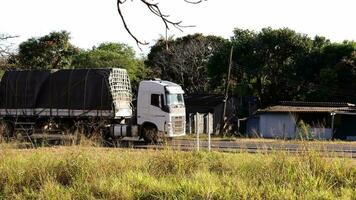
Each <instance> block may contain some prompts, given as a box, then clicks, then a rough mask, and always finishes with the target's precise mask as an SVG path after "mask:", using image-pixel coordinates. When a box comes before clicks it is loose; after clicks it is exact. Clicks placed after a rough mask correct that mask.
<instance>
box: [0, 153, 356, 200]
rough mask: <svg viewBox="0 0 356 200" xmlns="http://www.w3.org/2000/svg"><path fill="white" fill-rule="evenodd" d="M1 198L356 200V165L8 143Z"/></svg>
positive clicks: (303, 157) (305, 158) (1, 156)
mask: <svg viewBox="0 0 356 200" xmlns="http://www.w3.org/2000/svg"><path fill="white" fill-rule="evenodd" d="M0 199H356V166H355V163H354V161H352V160H347V159H342V158H325V157H320V156H319V155H318V154H317V153H313V152H309V153H305V154H299V155H289V154H287V153H275V154H268V155H265V154H248V153H236V154H227V153H218V152H212V153H208V152H179V151H173V150H161V151H153V150H149V151H147V150H122V149H106V148H97V147H76V146H73V147H56V148H40V149H27V150H16V149H13V148H1V149H0Z"/></svg>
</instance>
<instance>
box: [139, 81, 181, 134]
mask: <svg viewBox="0 0 356 200" xmlns="http://www.w3.org/2000/svg"><path fill="white" fill-rule="evenodd" d="M183 94H184V91H183V89H182V87H181V86H179V85H177V84H175V83H172V82H169V81H162V80H148V81H141V82H140V85H139V88H138V98H137V124H138V125H139V127H141V131H140V132H141V136H142V137H143V138H144V139H145V140H148V141H150V140H151V141H152V140H155V139H154V138H155V137H156V135H158V134H162V133H163V134H165V137H170V138H171V137H176V136H183V135H185V105H184V98H183Z"/></svg>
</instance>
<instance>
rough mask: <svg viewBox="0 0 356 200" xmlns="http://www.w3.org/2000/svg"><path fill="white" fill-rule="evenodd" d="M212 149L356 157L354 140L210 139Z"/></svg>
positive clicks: (181, 143)
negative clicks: (310, 152)
mask: <svg viewBox="0 0 356 200" xmlns="http://www.w3.org/2000/svg"><path fill="white" fill-rule="evenodd" d="M131 147H133V148H139V149H164V148H171V149H174V150H183V151H188V150H197V142H196V141H194V140H176V139H175V140H172V141H170V142H168V143H167V144H159V145H146V144H142V143H136V144H135V143H134V144H132V146H131ZM199 150H208V141H200V143H199ZM211 150H212V151H222V152H249V153H273V152H277V151H285V152H289V153H302V152H307V151H315V152H319V153H321V154H322V155H325V156H340V157H349V158H356V142H309V141H306V142H300V141H295V142H293V141H283V140H280V141H279V140H261V139H259V140H257V141H256V140H249V139H241V140H239V139H237V140H234V141H216V140H213V141H211Z"/></svg>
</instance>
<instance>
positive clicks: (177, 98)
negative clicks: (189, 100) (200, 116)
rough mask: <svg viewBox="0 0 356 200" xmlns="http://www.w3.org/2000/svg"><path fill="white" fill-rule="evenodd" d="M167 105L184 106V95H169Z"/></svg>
mask: <svg viewBox="0 0 356 200" xmlns="http://www.w3.org/2000/svg"><path fill="white" fill-rule="evenodd" d="M166 98H167V105H173V104H184V100H183V94H167V96H166Z"/></svg>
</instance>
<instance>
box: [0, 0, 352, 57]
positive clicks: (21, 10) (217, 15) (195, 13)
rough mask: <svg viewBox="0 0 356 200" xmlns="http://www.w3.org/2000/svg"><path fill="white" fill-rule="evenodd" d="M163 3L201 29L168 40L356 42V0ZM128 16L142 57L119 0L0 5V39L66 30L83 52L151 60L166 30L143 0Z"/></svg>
mask: <svg viewBox="0 0 356 200" xmlns="http://www.w3.org/2000/svg"><path fill="white" fill-rule="evenodd" d="M157 1H158V0H156V2H157ZM158 2H159V5H160V7H161V10H162V12H163V13H164V14H169V15H170V19H171V20H172V21H183V22H182V24H183V25H194V26H195V27H191V28H185V29H184V30H183V32H181V31H179V30H177V29H174V28H171V29H170V30H169V31H168V35H170V36H174V37H181V36H184V35H187V34H193V33H203V34H204V35H217V36H221V37H224V38H230V37H231V36H232V31H233V29H234V28H242V29H250V30H255V31H259V30H261V29H262V28H264V27H272V28H284V27H288V28H291V29H293V30H295V31H297V32H300V33H305V34H308V35H309V36H310V37H314V36H315V35H321V36H325V37H327V38H328V39H330V40H331V41H335V42H341V41H343V40H356V0H207V1H203V2H202V3H200V4H197V5H192V4H187V3H185V2H184V0H160V1H158ZM122 10H123V13H124V15H125V17H126V19H127V23H128V25H129V27H130V28H131V29H132V32H133V33H134V34H135V35H136V36H137V37H138V38H139V39H140V40H142V41H146V42H149V45H147V46H141V48H142V51H140V50H139V48H138V47H137V45H136V43H135V41H134V40H133V39H132V38H131V37H130V36H129V35H128V33H127V32H126V31H125V29H124V27H123V25H122V22H121V19H120V17H119V15H118V13H117V7H116V0H60V1H59V0H57V1H55V0H31V1H29V0H0V34H1V33H6V34H10V35H18V36H19V37H18V38H15V39H12V40H11V43H13V47H14V48H16V47H17V46H18V44H20V43H21V42H23V41H25V40H27V39H28V38H31V37H40V36H43V35H46V34H48V33H50V32H51V31H60V30H66V31H68V32H70V33H71V42H72V44H74V45H75V46H77V47H80V48H84V49H89V48H92V47H93V46H95V45H98V44H100V43H102V42H121V43H126V44H128V45H130V46H132V47H133V48H134V49H135V50H136V51H137V53H138V54H147V53H148V52H149V49H150V46H152V45H154V43H155V41H156V40H157V39H158V38H160V37H161V36H164V35H165V28H164V25H163V24H162V22H161V21H160V19H159V18H157V17H155V16H153V15H152V14H151V13H150V12H149V11H148V10H147V8H146V7H145V6H144V5H142V4H141V3H140V2H139V0H127V1H126V3H125V4H124V5H123V7H122Z"/></svg>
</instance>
